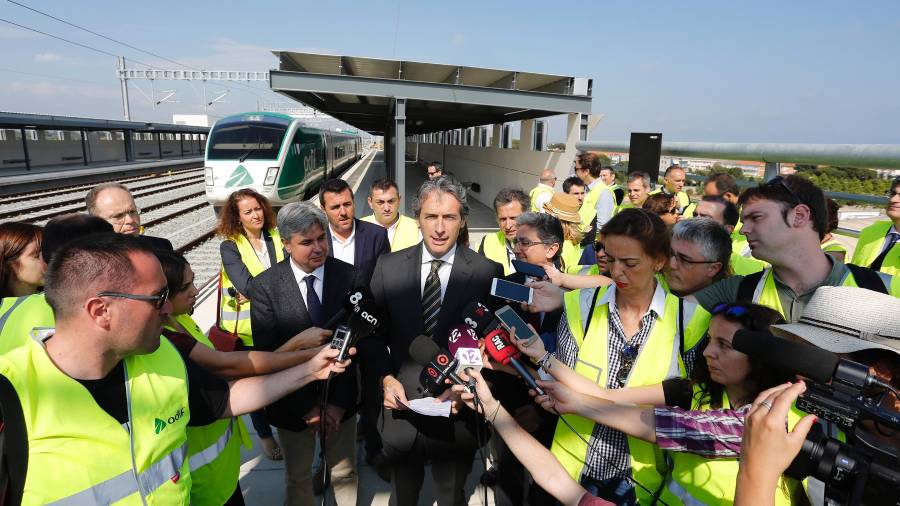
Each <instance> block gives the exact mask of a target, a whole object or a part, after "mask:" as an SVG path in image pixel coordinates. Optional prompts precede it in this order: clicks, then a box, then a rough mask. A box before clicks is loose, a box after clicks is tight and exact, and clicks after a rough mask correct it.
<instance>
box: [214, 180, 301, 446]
mask: <svg viewBox="0 0 900 506" xmlns="http://www.w3.org/2000/svg"><path fill="white" fill-rule="evenodd" d="M275 226H276V222H275V212H274V211H273V210H272V205H271V204H270V203H269V200H268V199H266V198H265V197H264V196H262V195H260V194H259V193H257V192H255V191H253V190H251V189H249V188H244V189H242V190H238V191H236V192H234V193H232V194H231V195H229V196H228V200H226V201H225V205H224V206H223V207H222V212H221V214H220V215H219V225H218V226H217V227H216V234H217V235H219V236H220V237H222V238H223V239H224V241H222V244H221V245H220V246H219V253H220V254H221V255H222V272H221V283H220V286H219V291H220V299H221V304H220V306H219V322H220V326H221V328H222V329H223V330H225V331H226V332H231V333H235V334H237V335H238V337H239V338H240V339H241V342H242V343H243V344H244V346H245V347H248V348H250V347H252V346H253V335H252V334H251V331H250V299H248V298H247V292H248V289H247V288H248V285H249V283H250V280H251V279H253V278H254V277H256V276H259V275H260V274H262V272H263V271H264V270H266V269H268V268H269V267H271V266H273V265H275V264H276V263H278V262H280V261H281V260H282V259H284V249H283V248H282V245H281V236H279V235H278V229H277V228H275ZM250 418H251V420H252V421H253V427H254V428H255V429H256V433H257V434H258V435H259V441H260V443H261V444H262V446H263V451H264V452H265V454H266V456H267V457H269V458H270V459H272V460H281V458H282V457H281V448H279V446H278V443H277V442H276V441H275V438H274V437H273V436H272V429H271V427H269V423H268V422H267V421H266V420H265V415H264V414H263V412H262V411H258V412H255V413H253V414H252V415H251V417H250Z"/></svg>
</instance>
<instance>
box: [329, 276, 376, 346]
mask: <svg viewBox="0 0 900 506" xmlns="http://www.w3.org/2000/svg"><path fill="white" fill-rule="evenodd" d="M363 297H364V293H363V291H362V290H356V291H353V292H350V293H349V294H348V295H347V300H346V304H347V305H346V306H345V308H342V309H341V311H338V315H340V314H341V313H342V312H343V314H344V316H346V315H347V314H349V317H347V322H346V323H345V324H343V325H338V326H337V328H335V331H334V334H332V337H331V347H332V348H335V349H337V350H341V352H340V354H338V356H337V358H336V359H335V360H337V361H339V362H342V361H344V360H347V358H348V357H349V355H348V353H349V350H350V348H352V347H353V346H356V343H357V342H358V341H359V340H360V339H362V338H364V337H366V336H368V335H369V334H371V333H372V332H373V331H374V330H375V329H376V328H377V327H378V325H379V324H380V320H381V311H380V310H379V308H378V307H377V306H376V305H375V303H374V302H373V301H372V300H371V299H367V298H363ZM335 316H337V315H335ZM332 320H335V318H334V317H333V318H332ZM323 328H328V325H326V326H325V327H323Z"/></svg>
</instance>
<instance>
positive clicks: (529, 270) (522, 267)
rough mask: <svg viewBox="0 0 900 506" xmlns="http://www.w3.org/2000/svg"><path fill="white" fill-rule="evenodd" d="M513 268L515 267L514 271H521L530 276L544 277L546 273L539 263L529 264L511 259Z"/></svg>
mask: <svg viewBox="0 0 900 506" xmlns="http://www.w3.org/2000/svg"><path fill="white" fill-rule="evenodd" d="M512 264H513V268H514V269H516V272H521V273H522V274H524V275H526V276H531V277H533V278H538V279H544V276H546V275H547V272H546V271H544V268H543V267H541V266H540V265H534V264H530V263H528V262H523V261H521V260H513V261H512Z"/></svg>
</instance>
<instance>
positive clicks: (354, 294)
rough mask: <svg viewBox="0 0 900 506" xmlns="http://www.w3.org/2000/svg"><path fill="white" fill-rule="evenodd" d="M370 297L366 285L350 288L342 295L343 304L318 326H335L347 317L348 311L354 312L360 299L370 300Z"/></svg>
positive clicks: (323, 327) (325, 327)
mask: <svg viewBox="0 0 900 506" xmlns="http://www.w3.org/2000/svg"><path fill="white" fill-rule="evenodd" d="M372 298H373V297H372V292H370V291H369V289H368V287H365V286H362V287H359V288H355V289H353V290H351V291H350V292H348V293H347V296H346V297H344V306H343V307H342V308H341V309H340V310H339V311H338V312H337V313H335V314H334V315H333V316H332V317H331V318H329V319H328V321H326V322H325V323H324V324H323V325H320V326H319V328H322V329H333V328H335V327H336V326H337V325H338V324H339V323H340V322H342V321H344V320H345V319H346V318H347V314H348V313H351V312H356V311H355V308H356V306H357V305H358V304H359V302H360V301H361V300H364V299H366V300H371V299H372Z"/></svg>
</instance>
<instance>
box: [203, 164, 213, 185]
mask: <svg viewBox="0 0 900 506" xmlns="http://www.w3.org/2000/svg"><path fill="white" fill-rule="evenodd" d="M204 170H205V171H206V186H213V170H212V167H206V168H205V169H204Z"/></svg>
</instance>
